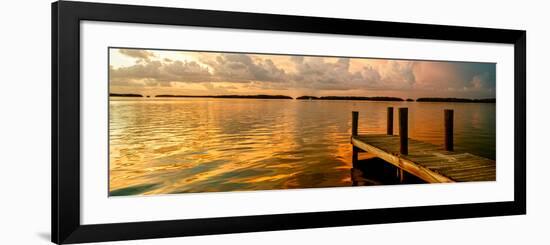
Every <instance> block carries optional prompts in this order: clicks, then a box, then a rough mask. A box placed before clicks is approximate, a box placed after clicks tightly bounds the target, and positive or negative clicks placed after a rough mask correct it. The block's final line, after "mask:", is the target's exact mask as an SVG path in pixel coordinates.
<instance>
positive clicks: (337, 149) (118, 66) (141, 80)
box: [108, 47, 497, 197]
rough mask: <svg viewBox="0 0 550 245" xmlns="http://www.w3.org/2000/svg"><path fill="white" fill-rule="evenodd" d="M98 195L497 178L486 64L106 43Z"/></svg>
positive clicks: (491, 85)
mask: <svg viewBox="0 0 550 245" xmlns="http://www.w3.org/2000/svg"><path fill="white" fill-rule="evenodd" d="M108 58H109V62H108V63H109V67H108V69H109V81H108V82H109V196H112V197H114V196H134V195H161V194H178V193H203V192H228V191H255V190H289V189H305V188H329V187H331V188H333V187H352V186H377V185H403V184H435V183H455V184H459V182H474V181H495V180H496V162H495V160H496V136H495V135H496V99H497V98H496V64H495V63H481V62H469V61H437V60H407V59H395V58H384V57H375V58H369V57H337V56H321V55H319V56H312V55H300V54H258V53H235V52H214V51H194V50H160V49H145V48H144V49H138V48H113V47H111V48H109V55H108Z"/></svg>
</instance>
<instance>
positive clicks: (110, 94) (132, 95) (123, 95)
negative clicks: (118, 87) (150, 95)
mask: <svg viewBox="0 0 550 245" xmlns="http://www.w3.org/2000/svg"><path fill="white" fill-rule="evenodd" d="M109 96H112V97H143V95H141V94H116V93H109Z"/></svg>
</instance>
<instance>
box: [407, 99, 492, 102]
mask: <svg viewBox="0 0 550 245" xmlns="http://www.w3.org/2000/svg"><path fill="white" fill-rule="evenodd" d="M416 102H455V103H496V102H497V99H495V98H491V99H465V98H418V99H416Z"/></svg>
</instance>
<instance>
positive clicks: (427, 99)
mask: <svg viewBox="0 0 550 245" xmlns="http://www.w3.org/2000/svg"><path fill="white" fill-rule="evenodd" d="M109 96H111V97H134V98H143V97H147V98H149V97H155V98H220V99H286V100H294V99H296V100H349V101H356V100H360V101H395V102H415V101H416V102H450V103H496V98H485V99H467V98H437V97H423V98H418V99H416V100H413V99H410V98H408V99H402V98H398V97H388V96H374V97H365V96H320V97H317V96H310V95H304V96H299V97H296V98H293V97H290V96H286V95H265V94H258V95H174V94H160V95H156V96H152V95H151V96H149V95H148V96H143V95H141V94H132V93H126V94H122V93H121V94H118V93H110V94H109Z"/></svg>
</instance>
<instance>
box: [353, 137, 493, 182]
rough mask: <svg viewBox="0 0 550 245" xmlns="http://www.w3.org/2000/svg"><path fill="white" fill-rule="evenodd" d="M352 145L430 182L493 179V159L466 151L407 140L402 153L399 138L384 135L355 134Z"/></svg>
mask: <svg viewBox="0 0 550 245" xmlns="http://www.w3.org/2000/svg"><path fill="white" fill-rule="evenodd" d="M351 143H352V144H353V145H354V146H355V147H357V148H359V149H361V150H364V151H366V152H369V153H371V154H374V155H376V156H377V157H379V158H381V159H383V160H385V161H386V162H389V163H391V164H393V165H395V166H396V167H398V168H401V169H403V170H404V171H407V172H409V173H411V174H413V175H416V176H417V177H419V178H421V179H423V180H424V181H427V182H430V183H446V182H465V181H494V180H496V163H495V161H494V160H491V159H488V158H484V157H481V156H477V155H473V154H470V153H467V152H463V151H458V150H457V151H446V150H445V149H444V147H442V146H437V145H434V144H430V143H427V142H423V141H419V140H414V139H410V138H409V139H408V154H401V153H400V150H401V149H400V146H401V145H400V139H399V136H397V135H387V134H366V135H355V136H352V138H351Z"/></svg>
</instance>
